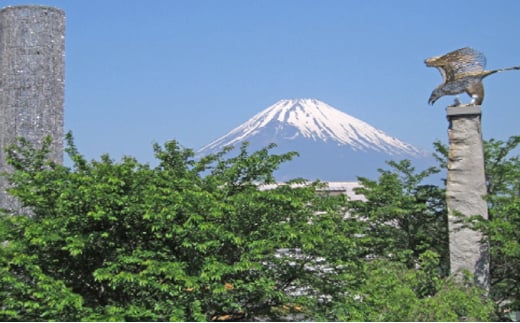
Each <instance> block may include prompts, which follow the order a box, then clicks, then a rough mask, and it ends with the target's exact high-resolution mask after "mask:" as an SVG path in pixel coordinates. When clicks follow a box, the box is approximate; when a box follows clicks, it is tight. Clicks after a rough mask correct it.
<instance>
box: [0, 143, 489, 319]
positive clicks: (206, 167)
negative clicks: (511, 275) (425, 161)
mask: <svg viewBox="0 0 520 323" xmlns="http://www.w3.org/2000/svg"><path fill="white" fill-rule="evenodd" d="M49 143H50V140H47V141H45V142H44V145H43V147H42V148H41V149H37V148H35V147H33V146H32V145H31V144H30V143H28V142H26V141H24V140H21V141H20V142H19V143H18V144H17V145H16V146H12V147H10V148H9V149H8V161H9V163H10V165H11V166H12V167H13V172H12V173H10V174H9V175H8V178H9V180H10V182H11V183H12V186H11V189H10V193H11V194H12V195H14V196H15V197H16V198H17V199H18V200H19V201H20V203H21V204H22V206H23V208H22V209H21V210H22V213H21V214H19V215H16V216H13V215H12V211H13V210H5V211H4V212H3V213H2V215H1V216H0V222H1V223H0V240H1V241H3V243H2V244H1V247H0V271H1V276H0V304H1V305H0V319H2V320H9V321H11V320H30V321H39V320H61V321H80V320H90V321H113V320H118V321H123V320H133V321H143V320H146V321H166V320H171V321H204V320H213V321H224V320H244V321H248V320H328V321H334V320H343V321H348V320H412V319H413V320H417V319H424V320H430V319H435V320H456V319H461V318H471V319H475V320H487V319H489V318H490V315H491V313H492V309H491V310H490V305H489V303H488V302H487V301H486V300H485V299H484V298H482V297H481V293H480V291H479V290H478V289H476V288H475V287H473V286H471V284H469V283H468V285H467V286H466V285H465V286H459V285H457V284H456V283H455V282H452V281H451V280H450V279H449V277H445V276H446V274H445V273H444V272H443V266H442V264H443V262H444V261H445V260H443V259H444V257H445V253H446V250H445V246H444V245H443V241H442V235H443V234H445V230H446V228H445V226H443V221H444V220H443V216H444V214H445V210H444V209H443V205H442V203H441V201H440V199H439V196H440V195H442V194H441V193H442V190H441V189H439V188H437V187H435V186H430V185H424V184H421V181H422V180H423V179H424V178H426V177H427V176H429V175H430V174H432V173H433V172H434V170H433V169H429V170H426V171H423V172H419V173H415V170H414V169H413V167H412V166H411V165H410V163H409V162H407V161H402V162H399V163H397V162H391V163H390V165H391V166H392V167H393V169H394V171H381V176H380V178H379V179H378V181H369V180H368V179H362V183H363V185H364V188H363V191H362V193H363V194H365V196H366V197H367V200H366V201H363V202H353V201H348V200H347V199H346V198H345V196H330V195H327V194H323V193H320V192H322V191H321V189H322V188H323V185H324V184H322V183H319V182H313V183H309V182H306V181H303V180H294V181H291V182H288V183H285V184H280V185H273V186H272V187H270V188H269V189H267V188H266V185H267V184H273V182H274V177H273V171H274V170H276V169H277V168H278V167H279V165H280V164H281V163H283V162H286V161H289V160H290V159H291V158H293V157H294V155H295V153H288V154H283V155H274V154H271V153H270V149H271V148H272V147H273V146H268V147H266V148H265V149H262V150H259V151H256V152H252V153H249V152H248V150H247V148H248V147H247V145H243V146H241V147H240V149H239V151H238V154H237V155H236V156H234V157H226V156H227V153H228V151H229V149H225V150H224V151H222V152H220V153H217V154H214V155H210V156H207V157H205V158H202V159H200V160H196V159H195V158H194V153H193V152H192V151H191V150H190V149H186V148H183V147H181V146H180V145H179V144H178V143H177V142H175V141H170V142H167V143H166V144H164V145H163V146H160V145H154V151H155V156H156V157H157V159H158V165H157V166H156V167H151V166H149V165H147V164H141V163H139V162H138V161H137V160H135V159H134V158H131V157H124V158H122V159H121V161H114V160H112V159H111V158H110V157H109V156H108V155H104V156H101V158H100V160H98V161H96V160H93V161H87V160H86V159H85V158H84V157H83V156H82V155H81V154H80V153H79V152H78V151H77V149H76V147H75V146H74V143H73V140H72V136H71V135H70V134H69V135H68V136H67V143H68V144H67V148H66V152H67V153H68V155H69V157H70V160H71V161H72V166H70V167H65V166H62V165H58V164H56V163H54V162H52V161H50V160H48V159H47V158H46V155H47V153H48V147H49ZM430 307H431V308H430ZM439 309H442V311H437V310H439Z"/></svg>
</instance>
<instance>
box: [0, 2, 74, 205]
mask: <svg viewBox="0 0 520 323" xmlns="http://www.w3.org/2000/svg"><path fill="white" fill-rule="evenodd" d="M64 47H65V14H64V12H63V11H62V10H60V9H56V8H52V7H44V6H13V7H6V8H3V9H2V10H0V171H9V168H8V167H7V165H6V162H5V154H4V148H5V147H6V146H8V145H9V144H11V143H13V142H14V141H15V140H16V138H17V137H25V138H26V139H28V140H30V141H31V142H32V143H34V144H36V145H38V144H39V143H40V142H41V140H42V139H43V138H44V137H46V136H48V135H50V136H52V137H53V139H54V143H53V147H52V155H51V156H50V157H51V158H53V159H54V160H56V161H57V162H62V160H63V100H64V65H65V64H64V61H65V60H64ZM6 185H7V184H6V182H5V180H4V179H3V178H2V179H0V207H3V208H12V207H13V203H14V200H13V199H12V198H9V197H8V196H6V194H5V188H6Z"/></svg>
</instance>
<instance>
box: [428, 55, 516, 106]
mask: <svg viewBox="0 0 520 323" xmlns="http://www.w3.org/2000/svg"><path fill="white" fill-rule="evenodd" d="M424 63H425V64H426V66H428V67H436V68H437V69H438V70H439V72H441V75H442V78H443V81H444V82H443V83H442V84H441V85H439V86H438V87H437V88H435V90H433V92H432V94H431V95H430V99H429V100H428V103H429V104H431V105H433V104H434V103H435V101H437V100H438V99H439V98H440V97H442V96H445V95H457V94H460V93H463V92H466V93H467V94H468V95H469V96H470V97H471V103H470V105H481V104H482V101H483V100H484V86H483V85H482V79H483V78H485V77H486V76H488V75H491V74H495V73H498V72H504V71H510V70H520V66H514V67H508V68H501V69H497V70H485V68H486V57H485V56H484V54H482V53H481V52H479V51H477V50H475V49H473V48H469V47H464V48H461V49H457V50H455V51H452V52H449V53H447V54H445V55H442V56H435V57H430V58H427V59H425V60H424ZM455 104H456V105H460V101H459V100H458V98H456V99H455Z"/></svg>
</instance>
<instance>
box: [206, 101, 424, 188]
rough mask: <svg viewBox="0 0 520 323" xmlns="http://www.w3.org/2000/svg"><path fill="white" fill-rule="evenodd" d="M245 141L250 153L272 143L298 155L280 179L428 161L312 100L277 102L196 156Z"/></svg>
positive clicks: (352, 175)
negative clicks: (389, 161)
mask: <svg viewBox="0 0 520 323" xmlns="http://www.w3.org/2000/svg"><path fill="white" fill-rule="evenodd" d="M245 141H247V142H249V144H250V146H249V150H250V151H254V150H258V149H261V148H263V147H265V146H267V145H268V144H270V143H275V144H277V148H275V149H273V152H274V153H285V152H289V151H297V152H298V153H299V155H300V156H299V157H295V158H294V159H293V160H292V161H290V162H288V163H285V164H282V166H281V167H280V169H279V170H278V171H277V172H276V173H275V176H276V178H277V180H281V181H285V180H289V179H291V178H295V177H303V178H306V179H309V180H313V179H320V180H323V181H351V180H356V178H357V176H364V177H369V178H373V177H374V176H377V174H378V173H377V169H378V168H381V167H383V168H384V167H385V161H386V160H401V159H410V160H412V161H413V162H414V165H416V163H417V162H419V163H420V164H424V162H426V163H428V162H427V161H428V160H430V161H431V157H430V158H429V157H428V156H429V155H428V153H426V152H425V151H423V150H420V149H418V148H416V147H414V146H412V145H410V144H408V143H405V142H404V141H401V140H399V139H397V138H394V137H392V136H389V135H387V134H386V133H384V132H383V131H381V130H379V129H376V128H375V127H373V126H371V125H369V124H368V123H366V122H364V121H361V120H359V119H357V118H354V117H352V116H350V115H348V114H346V113H344V112H342V111H340V110H338V109H336V108H333V107H332V106H330V105H328V104H326V103H324V102H322V101H319V100H316V99H294V100H280V101H278V102H276V103H275V104H273V105H272V106H270V107H268V108H267V109H265V110H263V111H261V112H260V113H258V114H256V115H255V116H253V117H252V118H251V119H249V120H248V121H246V122H244V123H243V124H241V125H240V126H238V127H236V128H235V129H233V130H231V131H230V132H229V133H227V134H226V135H224V136H222V137H220V138H218V139H216V140H214V141H213V142H211V143H209V144H207V145H206V146H204V147H202V148H200V149H199V150H198V151H197V155H198V156H204V155H207V154H210V153H214V152H217V151H220V150H221V149H222V148H224V147H226V146H230V145H231V146H239V145H240V144H241V143H242V142H245ZM428 164H429V163H428Z"/></svg>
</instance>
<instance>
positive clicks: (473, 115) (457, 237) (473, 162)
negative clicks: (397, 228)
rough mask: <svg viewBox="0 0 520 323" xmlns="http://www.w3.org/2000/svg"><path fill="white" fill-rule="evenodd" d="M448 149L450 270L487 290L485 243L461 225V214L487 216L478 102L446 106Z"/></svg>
mask: <svg viewBox="0 0 520 323" xmlns="http://www.w3.org/2000/svg"><path fill="white" fill-rule="evenodd" d="M447 116H448V120H449V129H448V137H449V153H448V179H447V183H446V203H447V206H448V225H449V232H450V267H451V273H452V274H454V275H458V274H460V273H461V272H462V271H464V270H467V271H469V272H470V273H472V274H473V275H474V278H475V282H476V283H477V285H479V286H480V287H482V288H484V289H486V290H489V244H488V242H486V241H483V240H482V239H483V236H482V234H481V233H480V232H478V231H474V230H470V229H468V228H462V227H461V223H460V222H459V221H460V217H458V216H457V214H460V215H462V216H464V217H468V216H473V215H480V216H482V217H483V218H484V219H487V218H488V209H487V203H486V201H485V199H484V196H485V195H486V179H485V171H484V149H483V144H482V132H481V110H480V106H469V107H468V106H463V107H457V106H456V107H448V108H447Z"/></svg>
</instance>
